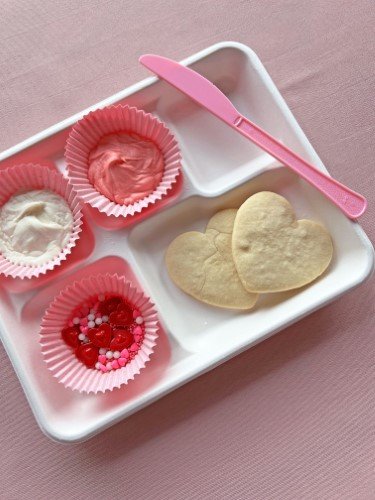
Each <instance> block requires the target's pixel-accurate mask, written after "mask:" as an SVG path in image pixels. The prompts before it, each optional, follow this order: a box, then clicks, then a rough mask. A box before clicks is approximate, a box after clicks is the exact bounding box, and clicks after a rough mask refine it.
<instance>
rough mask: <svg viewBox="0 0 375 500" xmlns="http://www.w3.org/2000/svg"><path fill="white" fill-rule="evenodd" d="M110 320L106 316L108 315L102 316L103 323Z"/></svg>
mask: <svg viewBox="0 0 375 500" xmlns="http://www.w3.org/2000/svg"><path fill="white" fill-rule="evenodd" d="M108 320H109V317H108V316H106V315H104V316H102V322H103V323H107V321H108Z"/></svg>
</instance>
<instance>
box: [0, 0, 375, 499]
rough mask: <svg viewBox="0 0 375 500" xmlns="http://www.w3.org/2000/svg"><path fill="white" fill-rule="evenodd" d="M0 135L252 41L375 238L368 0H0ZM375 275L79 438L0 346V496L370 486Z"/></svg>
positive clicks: (11, 137)
mask: <svg viewBox="0 0 375 500" xmlns="http://www.w3.org/2000/svg"><path fill="white" fill-rule="evenodd" d="M0 8H1V15H0V149H1V150H3V149H5V148H6V147H9V146H11V145H13V144H15V143H17V142H19V141H20V140H22V139H24V138H26V137H28V136H30V135H31V134H34V133H36V132H38V131H40V130H42V129H43V128H45V127H47V126H48V125H51V124H53V123H54V122H56V121H59V120H61V119H63V118H65V117H67V116H69V115H71V114H73V113H74V112H76V111H79V110H80V109H83V108H85V107H86V106H88V105H90V104H93V103H95V102H96V101H98V100H100V99H102V98H104V97H106V96H108V95H110V94H113V93H114V92H116V91H118V90H120V89H122V88H124V87H125V86H127V85H129V84H131V83H133V82H135V81H137V80H138V79H140V78H142V77H144V76H145V75H146V74H147V73H146V71H145V70H143V69H142V68H141V67H140V66H139V65H138V63H137V58H138V56H139V55H140V54H142V53H144V52H151V51H152V52H156V53H161V54H165V55H167V56H171V57H173V58H175V59H182V58H183V57H186V56H187V55H189V54H191V53H192V52H196V51H197V50H199V49H202V48H204V47H206V46H208V45H210V44H212V43H214V42H217V41H220V40H228V39H232V40H238V41H241V42H244V43H246V44H247V45H249V46H251V47H252V48H254V49H255V51H256V52H257V53H258V54H259V56H260V57H261V59H262V61H263V62H264V64H265V65H266V67H267V69H268V70H269V72H270V73H271V76H272V77H273V78H274V80H275V82H276V84H277V85H278V87H279V89H280V90H281V93H282V94H283V96H284V97H285V98H286V100H287V102H288V104H289V105H290V107H291V108H292V111H293V112H294V113H295V115H296V117H297V119H298V120H299V122H300V123H301V125H302V127H303V129H304V130H305V132H306V133H307V136H308V137H309V138H310V140H311V142H312V144H313V145H314V146H315V148H316V150H317V151H318V153H319V154H320V156H321V158H322V159H323V161H324V162H325V163H326V165H327V166H328V167H329V169H330V171H331V173H332V174H333V175H334V176H336V177H337V178H338V179H340V180H341V181H343V182H344V183H347V184H349V185H350V186H352V187H353V188H355V189H356V190H358V191H360V192H361V193H363V194H364V195H366V196H367V197H368V199H369V202H370V207H369V210H368V212H367V213H366V215H365V216H363V217H362V219H361V223H362V224H363V227H364V228H365V230H366V231H367V233H368V234H369V235H370V237H372V238H374V235H375V226H374V215H375V211H374V204H375V182H374V168H375V167H374V114H373V113H374V109H373V102H374V93H373V88H374V61H375V44H374V21H375V17H374V13H375V5H374V1H373V0H368V1H366V0H356V1H354V0H346V1H345V0H344V1H339V0H314V1H310V0H283V1H280V0H279V1H276V0H273V1H271V0H267V1H264V0H251V1H238V0H217V1H213V0H212V1H209V0H205V1H204V0H201V1H196V0H195V1H193V2H187V1H186V2H185V1H183V0H154V1H146V0H137V1H136V0H134V1H130V0H129V1H115V0H114V1H111V2H108V1H107V2H103V1H99V0H82V1H79V2H76V1H74V0H60V1H59V2H56V1H53V0H45V1H41V0H12V1H9V0H8V1H6V0H2V1H0ZM374 303H375V294H374V281H373V280H372V281H368V282H367V283H366V284H364V285H363V286H361V287H360V288H358V289H357V290H355V291H353V292H351V293H349V294H348V295H346V296H345V297H343V298H342V299H340V300H339V301H338V302H336V303H334V304H332V305H330V306H329V307H326V308H325V309H323V310H321V311H318V312H317V313H315V314H313V315H311V316H310V317H308V318H306V319H305V320H303V321H301V322H300V323H298V324H296V325H294V326H292V327H291V328H288V329H287V330H285V331H284V332H282V333H280V334H278V335H277V336H275V337H274V338H272V339H270V340H268V341H266V342H264V343H263V344H261V345H259V346H258V347H256V348H254V349H252V350H250V351H248V352H246V353H244V354H243V355H241V356H239V357H237V358H235V359H234V360H232V361H230V362H228V363H226V364H225V365H224V366H221V367H220V368H217V369H216V370H214V371H212V372H210V373H208V374H207V375H205V376H203V377H201V378H199V379H197V380H196V381H194V382H192V383H190V384H189V385H187V386H185V387H183V388H181V389H179V390H178V391H176V392H174V393H172V394H171V395H169V396H168V397H166V398H164V399H163V400H161V401H159V402H157V403H156V404H154V405H152V406H150V407H148V408H146V409H145V410H143V411H141V412H140V413H138V414H136V415H134V416H133V417H131V418H130V419H128V420H127V421H124V422H122V423H120V424H118V425H116V426H115V427H113V428H111V429H110V430H108V431H106V432H104V433H103V434H101V435H100V436H98V437H96V438H94V439H92V440H90V441H89V442H87V443H84V444H79V445H75V446H63V445H58V444H55V443H53V442H51V441H49V440H48V439H47V438H46V437H44V436H43V435H42V433H41V432H40V431H39V429H38V427H37V425H36V423H35V421H34V418H33V416H32V414H31V411H30V409H29V406H28V404H27V402H26V400H25V397H24V395H23V393H22V390H21V388H20V385H19V383H18V381H17V379H16V376H15V374H14V372H13V370H12V367H11V365H10V362H9V360H8V359H7V357H6V355H5V352H4V351H2V352H1V355H2V357H1V359H2V365H1V371H0V373H1V377H0V386H1V390H0V407H1V412H0V430H1V445H0V463H1V470H0V498H3V499H4V500H22V499H28V500H29V499H32V500H34V499H36V500H43V499H48V500H50V499H58V500H60V499H62V500H63V499H67V500H70V499H73V498H79V499H80V500H86V499H87V500H95V499H101V500H103V499H110V498H134V499H140V500H143V499H171V500H175V499H189V500H190V499H195V498H196V499H210V498H215V499H255V500H262V499H265V500H270V499H277V500H286V499H297V500H300V499H319V500H322V499H329V500H332V499H339V500H343V499H350V500H352V499H366V500H367V499H368V500H370V499H374V498H375V477H374V463H375V446H374V445H375V443H374V438H375V383H374V382H375V380H374V372H375V370H374V367H375V340H374V337H373V335H374V333H375V325H374Z"/></svg>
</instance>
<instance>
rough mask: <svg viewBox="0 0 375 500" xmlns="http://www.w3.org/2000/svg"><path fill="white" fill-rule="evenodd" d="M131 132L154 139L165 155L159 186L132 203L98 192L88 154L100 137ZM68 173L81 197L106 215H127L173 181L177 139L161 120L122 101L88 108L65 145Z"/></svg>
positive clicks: (178, 164)
mask: <svg viewBox="0 0 375 500" xmlns="http://www.w3.org/2000/svg"><path fill="white" fill-rule="evenodd" d="M116 132H134V133H136V134H138V135H140V136H142V137H144V138H146V139H150V140H151V141H153V142H154V143H155V144H156V145H157V146H158V147H159V149H160V150H161V152H162V153H163V155H164V162H165V165H164V175H163V177H162V180H161V182H160V184H159V186H158V187H157V188H156V189H155V191H153V192H152V193H151V194H149V195H148V196H146V197H145V198H143V199H141V200H138V201H137V202H135V203H133V204H131V205H119V204H117V203H114V202H113V201H111V200H109V199H108V198H106V197H105V196H104V195H102V194H100V193H99V192H98V191H97V190H96V189H95V188H94V187H93V185H92V184H91V183H90V181H89V178H88V168H89V163H88V158H89V155H90V152H91V151H92V149H93V148H94V147H95V146H96V145H97V143H98V142H99V140H100V139H101V138H102V137H103V136H104V135H107V134H111V133H116ZM65 159H66V162H67V165H68V175H69V178H70V180H71V182H72V183H73V185H74V187H75V190H76V191H77V193H78V195H79V196H80V197H81V199H82V200H83V201H84V202H86V203H89V204H90V205H91V206H93V207H96V208H97V209H98V210H99V211H100V212H104V213H106V214H107V215H114V216H116V217H119V216H124V217H126V216H129V215H134V214H135V213H139V212H141V211H142V209H144V208H146V207H147V206H148V205H151V204H153V203H155V202H156V201H157V200H160V199H161V198H163V197H164V196H165V195H166V194H167V192H168V191H169V190H170V189H171V188H172V185H173V184H174V183H175V182H176V179H177V177H178V175H179V174H180V170H181V154H180V149H179V147H178V144H177V141H176V139H175V137H174V136H173V134H172V133H171V132H170V130H169V129H168V128H167V127H166V125H165V124H164V123H162V122H161V121H160V120H158V119H157V118H156V117H155V116H153V115H151V114H150V113H145V112H144V111H142V110H140V109H137V108H134V107H129V106H123V105H117V106H108V107H106V108H103V109H98V110H96V111H92V112H90V113H89V114H88V115H86V116H85V117H83V118H82V119H81V120H79V121H78V122H77V123H76V125H75V126H74V127H73V128H72V130H71V132H70V135H69V137H68V140H67V143H66V148H65Z"/></svg>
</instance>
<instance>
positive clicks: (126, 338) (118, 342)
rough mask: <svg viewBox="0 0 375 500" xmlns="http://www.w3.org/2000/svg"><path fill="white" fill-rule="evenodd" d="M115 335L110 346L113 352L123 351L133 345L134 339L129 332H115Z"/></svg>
mask: <svg viewBox="0 0 375 500" xmlns="http://www.w3.org/2000/svg"><path fill="white" fill-rule="evenodd" d="M113 333H114V337H113V339H112V341H111V345H110V348H111V350H112V351H122V349H125V348H126V347H129V346H131V345H132V343H133V341H134V337H133V335H132V334H131V333H130V332H129V330H114V332H113ZM121 355H122V354H121Z"/></svg>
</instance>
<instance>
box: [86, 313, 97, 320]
mask: <svg viewBox="0 0 375 500" xmlns="http://www.w3.org/2000/svg"><path fill="white" fill-rule="evenodd" d="M87 319H88V320H89V321H94V319H95V314H93V313H90V314H89V315H88V316H87Z"/></svg>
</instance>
